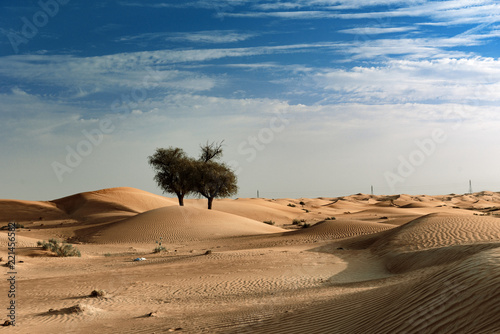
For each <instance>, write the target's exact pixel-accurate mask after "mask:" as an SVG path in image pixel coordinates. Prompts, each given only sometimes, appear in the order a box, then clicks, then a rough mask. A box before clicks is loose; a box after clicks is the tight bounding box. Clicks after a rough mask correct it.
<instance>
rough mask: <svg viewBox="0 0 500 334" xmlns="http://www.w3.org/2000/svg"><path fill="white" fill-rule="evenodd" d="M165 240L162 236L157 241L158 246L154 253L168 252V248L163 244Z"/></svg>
mask: <svg viewBox="0 0 500 334" xmlns="http://www.w3.org/2000/svg"><path fill="white" fill-rule="evenodd" d="M162 242H163V237H160V241H156V245H157V246H156V247H155V249H153V253H161V252H166V251H167V249H166V248H165V247H163V246H162Z"/></svg>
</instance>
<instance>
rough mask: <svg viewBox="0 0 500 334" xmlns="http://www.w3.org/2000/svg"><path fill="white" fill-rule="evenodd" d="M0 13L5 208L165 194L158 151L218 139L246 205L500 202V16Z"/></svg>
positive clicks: (286, 4)
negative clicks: (124, 191) (472, 196)
mask: <svg viewBox="0 0 500 334" xmlns="http://www.w3.org/2000/svg"><path fill="white" fill-rule="evenodd" d="M0 7H1V10H0V143H1V144H0V157H1V159H0V198H3V199H24V200H52V199H56V198H60V197H64V196H68V195H71V194H75V193H79V192H84V191H93V190H98V189H103V188H110V187H121V186H126V187H135V188H139V189H142V190H145V191H149V192H153V193H156V194H162V191H161V189H159V188H158V187H157V185H156V184H155V182H154V180H153V177H154V173H153V170H152V168H151V166H149V165H148V162H147V160H148V159H147V158H148V156H150V155H152V154H153V153H154V152H155V150H156V148H160V147H163V148H167V147H170V146H172V147H180V148H182V149H183V150H184V151H185V152H186V153H187V154H188V155H190V156H193V157H198V155H199V151H200V150H199V148H200V145H201V144H204V143H207V142H221V141H223V150H224V155H223V158H222V160H223V161H224V162H226V163H228V164H229V165H230V166H231V167H232V168H233V170H234V171H235V173H236V174H237V176H238V185H239V192H238V194H237V195H236V197H256V196H257V191H259V194H260V196H261V197H266V198H301V197H321V196H323V197H335V196H343V195H349V194H354V193H359V192H361V193H370V192H371V189H372V186H373V192H374V193H375V194H400V193H407V194H431V195H432V194H434V195H436V194H448V193H457V194H458V193H465V192H468V191H469V180H471V181H472V188H473V191H481V190H491V191H500V179H499V174H498V173H499V170H500V155H499V154H498V147H499V146H498V145H499V143H500V131H498V129H499V125H500V103H499V102H500V58H499V56H500V43H499V41H500V39H499V37H500V22H499V21H500V4H499V3H498V2H497V1H493V0H448V1H429V0H410V1H399V0H308V1H306V0H290V1H260V0H185V1H162V0H158V1H153V0H141V1H139V0H103V1H83V0H40V1H28V0H23V1H18V0H5V1H2V3H1V4H0ZM170 196H172V195H170Z"/></svg>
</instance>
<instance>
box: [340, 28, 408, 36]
mask: <svg viewBox="0 0 500 334" xmlns="http://www.w3.org/2000/svg"><path fill="white" fill-rule="evenodd" d="M414 30H417V28H416V27H392V28H383V27H359V28H351V29H342V30H339V32H342V33H345V34H353V35H380V34H392V33H399V32H408V31H414Z"/></svg>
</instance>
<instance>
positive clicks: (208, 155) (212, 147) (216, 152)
mask: <svg viewBox="0 0 500 334" xmlns="http://www.w3.org/2000/svg"><path fill="white" fill-rule="evenodd" d="M223 142H224V140H223V141H221V142H220V143H215V142H214V143H211V144H209V143H208V141H207V143H206V144H205V145H203V146H200V148H201V154H200V161H203V162H209V161H212V160H218V159H219V158H220V157H222V143H223Z"/></svg>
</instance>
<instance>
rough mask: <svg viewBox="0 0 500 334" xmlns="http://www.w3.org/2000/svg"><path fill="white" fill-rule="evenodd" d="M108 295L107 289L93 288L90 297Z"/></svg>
mask: <svg viewBox="0 0 500 334" xmlns="http://www.w3.org/2000/svg"><path fill="white" fill-rule="evenodd" d="M105 295H106V291H104V290H92V292H91V293H90V297H96V298H97V297H104V296H105Z"/></svg>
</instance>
